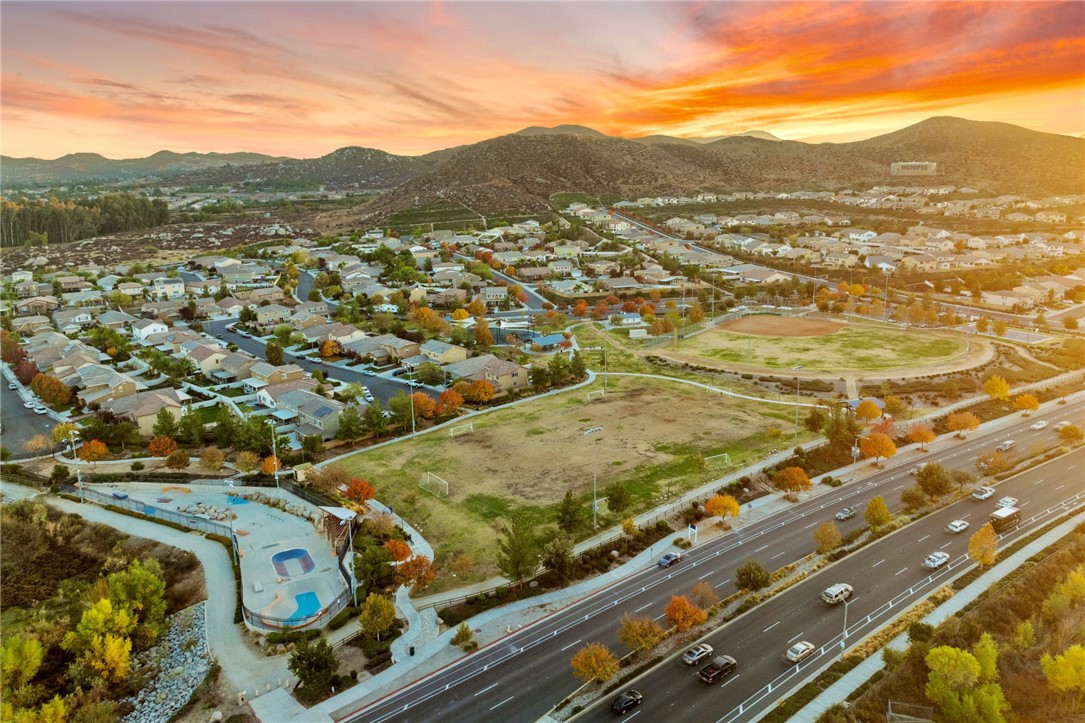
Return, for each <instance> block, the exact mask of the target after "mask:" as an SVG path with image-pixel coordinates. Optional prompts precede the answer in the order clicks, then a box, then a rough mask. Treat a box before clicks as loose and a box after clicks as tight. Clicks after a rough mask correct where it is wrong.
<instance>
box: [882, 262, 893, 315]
mask: <svg viewBox="0 0 1085 723" xmlns="http://www.w3.org/2000/svg"><path fill="white" fill-rule="evenodd" d="M891 273H892V272H891V271H889V269H886V268H883V269H882V274H883V275H884V276H885V309H884V310H883V312H882V321H888V320H889V275H890V274H891Z"/></svg>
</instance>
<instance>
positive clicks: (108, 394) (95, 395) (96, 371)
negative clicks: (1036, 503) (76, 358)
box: [69, 364, 145, 404]
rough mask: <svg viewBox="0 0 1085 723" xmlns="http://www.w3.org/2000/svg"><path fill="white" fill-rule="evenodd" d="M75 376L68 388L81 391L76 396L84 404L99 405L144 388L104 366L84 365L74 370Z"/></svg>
mask: <svg viewBox="0 0 1085 723" xmlns="http://www.w3.org/2000/svg"><path fill="white" fill-rule="evenodd" d="M76 375H77V376H76V377H75V378H73V379H72V380H70V382H69V386H75V387H79V388H80V389H81V391H80V392H79V393H78V396H79V398H80V399H82V400H83V402H84V403H85V404H101V403H103V402H107V401H110V400H112V399H120V398H122V397H128V396H131V395H133V394H135V393H136V392H137V391H139V390H140V389H144V388H145V387H144V386H143V385H142V384H138V383H137V382H136V381H135V380H133V379H132V378H131V377H128V376H126V375H124V374H121V373H120V372H118V371H117V370H115V369H113V368H112V367H108V366H106V365H104V364H84V365H82V366H80V367H79V368H78V369H76ZM73 382H74V383H73Z"/></svg>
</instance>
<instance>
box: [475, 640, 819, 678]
mask: <svg viewBox="0 0 1085 723" xmlns="http://www.w3.org/2000/svg"><path fill="white" fill-rule="evenodd" d="M801 637H802V633H799V634H798V635H796V636H795V637H793V638H792V639H791V640H788V641H787V642H789V643H793V642H795V641H796V640H798V639H799V638H801ZM735 677H738V676H735ZM495 685H496V683H495Z"/></svg>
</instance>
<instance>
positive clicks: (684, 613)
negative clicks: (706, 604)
mask: <svg viewBox="0 0 1085 723" xmlns="http://www.w3.org/2000/svg"><path fill="white" fill-rule="evenodd" d="M706 620H708V614H707V613H706V612H705V611H704V610H702V609H701V608H699V607H697V606H696V605H694V604H693V601H692V600H690V599H689V598H688V597H686V596H685V595H672V596H671V602H670V604H668V605H667V621H668V622H670V623H671V625H674V626H675V627H676V628H678V631H679V632H684V631H686V630H689V629H690V628H692V627H693V626H694V625H700V624H701V623H703V622H705V621H706Z"/></svg>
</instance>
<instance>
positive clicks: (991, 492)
mask: <svg viewBox="0 0 1085 723" xmlns="http://www.w3.org/2000/svg"><path fill="white" fill-rule="evenodd" d="M994 496H995V488H994V487H977V488H976V489H975V491H974V492H973V493H972V499H974V500H989V499H991V498H992V497H994Z"/></svg>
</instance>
